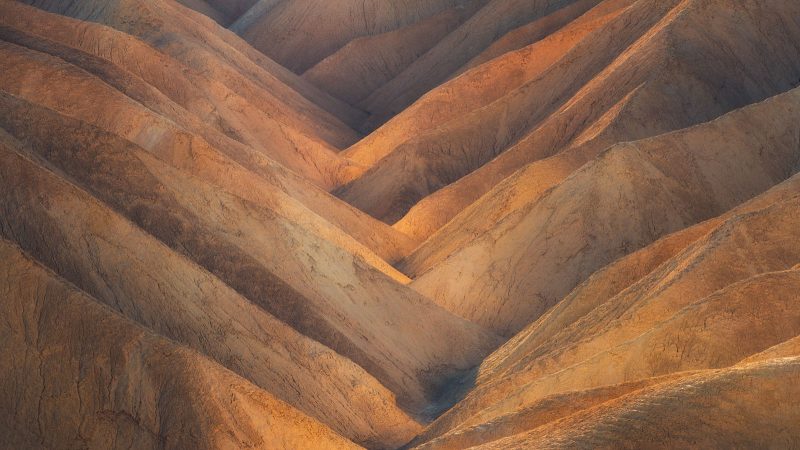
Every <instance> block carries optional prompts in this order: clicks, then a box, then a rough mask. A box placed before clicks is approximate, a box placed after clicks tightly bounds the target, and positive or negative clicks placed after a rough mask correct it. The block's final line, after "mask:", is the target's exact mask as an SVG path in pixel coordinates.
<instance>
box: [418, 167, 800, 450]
mask: <svg viewBox="0 0 800 450" xmlns="http://www.w3.org/2000/svg"><path fill="white" fill-rule="evenodd" d="M798 183H800V179H798V177H797V176H795V177H793V178H792V179H790V180H789V181H787V182H785V183H783V184H781V185H779V186H777V187H776V188H774V189H772V190H770V191H768V192H767V193H765V194H764V195H762V196H760V197H758V198H756V199H754V200H753V201H751V202H749V203H746V204H745V205H743V206H742V207H739V208H737V209H735V210H734V211H732V212H731V213H728V214H725V215H723V216H721V217H719V218H716V219H714V220H712V221H710V222H707V223H704V224H702V225H698V226H697V227H694V228H690V229H688V230H686V231H681V232H678V233H677V234H675V235H671V236H669V237H667V238H665V239H663V240H661V241H658V242H656V243H655V244H653V245H651V246H648V247H646V248H645V249H643V250H641V251H639V252H637V253H634V254H633V255H631V256H629V257H626V258H624V259H621V260H619V261H618V262H616V263H614V264H612V265H610V266H609V267H608V268H606V269H603V270H602V271H600V272H598V273H597V274H595V275H594V276H593V277H592V278H591V279H590V280H588V281H587V282H586V283H584V284H582V285H581V286H580V287H578V288H577V289H576V290H575V291H573V292H572V293H571V294H570V295H569V296H567V297H565V298H564V300H563V301H562V302H561V303H559V304H558V305H557V306H556V307H555V308H554V309H553V310H551V312H550V313H548V314H546V315H544V316H542V317H541V318H540V319H539V320H537V321H535V322H534V323H533V324H532V325H530V326H529V327H527V328H526V329H525V330H524V331H523V332H521V333H520V334H519V335H517V336H516V337H515V338H514V339H512V340H511V341H509V342H508V343H507V344H506V345H504V346H503V347H501V348H500V349H499V350H498V351H497V352H495V353H494V354H493V355H492V356H490V357H489V358H487V360H486V363H484V365H483V366H482V367H481V369H480V370H479V374H478V375H477V381H476V383H477V388H475V389H474V390H472V391H471V392H470V393H469V394H468V395H467V397H466V399H464V400H463V401H462V402H460V403H459V404H458V405H457V406H456V407H455V408H453V409H452V410H450V411H448V412H447V413H446V414H445V415H443V416H442V417H441V418H440V419H438V420H437V422H435V423H434V424H433V425H432V426H431V427H430V428H429V429H428V430H427V431H426V433H424V434H423V438H422V439H420V441H424V440H428V439H431V438H433V437H437V436H440V435H441V437H439V438H438V441H439V442H442V445H444V447H446V445H445V443H446V442H448V441H450V440H451V439H456V440H457V439H463V436H462V435H464V434H465V433H466V435H469V436H472V438H471V439H473V440H472V441H470V442H469V445H476V444H477V443H485V442H488V441H490V440H494V439H499V438H501V437H504V436H510V435H512V434H517V433H521V432H523V431H527V430H530V429H534V428H536V427H539V426H542V425H544V424H545V423H547V422H546V421H553V420H556V419H558V418H559V417H565V416H566V415H568V414H572V413H574V409H573V410H572V412H570V410H566V411H565V410H564V408H563V407H561V403H560V402H559V401H556V399H552V401H548V400H547V399H548V398H551V397H552V396H553V395H554V394H557V393H561V392H563V393H565V394H566V393H568V392H577V391H583V390H586V395H587V396H588V397H584V398H583V399H582V400H581V401H582V402H583V403H582V406H581V407H580V408H581V409H588V408H590V407H591V406H592V405H593V404H599V403H601V402H605V401H607V400H609V399H610V398H614V396H615V395H616V396H619V395H624V394H625V393H626V392H629V391H630V390H631V389H630V388H627V387H625V388H623V386H625V385H623V384H619V383H632V382H634V381H636V380H647V379H649V378H651V377H662V376H665V375H668V374H676V375H675V377H677V376H679V374H680V373H682V372H685V371H691V370H701V369H715V368H722V367H727V366H730V365H734V364H736V363H737V362H738V361H740V360H742V359H745V358H748V357H750V356H751V355H757V354H761V353H762V352H764V351H767V350H768V349H770V348H772V347H774V346H781V345H782V344H783V343H784V342H791V341H792V340H793V339H794V337H795V336H797V335H798V334H799V333H798V329H797V327H798V326H800V322H798V321H797V320H796V317H795V314H796V312H797V308H796V300H797V294H796V292H795V291H796V287H794V285H795V284H796V283H797V281H798V278H797V277H798V273H797V270H796V269H793V267H795V266H796V264H797V261H798V260H800V253H798V250H799V249H798V248H797V245H796V242H797V237H796V236H795V234H796V229H797V228H796V225H795V224H794V222H795V221H796V218H794V217H793V215H794V214H796V212H795V211H796V209H797V208H798V207H800V203H798V198H799V197H798V194H799V193H800V191H798V186H800V184H798ZM789 354H793V353H792V351H791V347H790V348H789V349H787V351H786V352H782V353H778V356H788V355H789ZM767 356H768V355H764V356H761V357H759V358H760V359H761V360H763V359H766V357H767ZM757 359H758V358H757ZM703 376H708V375H703ZM654 380H655V381H656V382H657V383H661V382H663V381H664V380H663V379H658V378H655V379H654ZM647 384H652V383H644V384H642V382H639V384H638V385H636V387H635V389H637V390H638V389H641V388H643V387H644V386H646V385H647ZM616 385H619V388H614V389H610V387H611V386H616ZM604 386H608V387H605V388H604ZM600 388H603V390H602V391H597V389H600ZM601 393H602V395H600V396H599V397H598V395H599V394H601ZM631 395H633V394H631ZM562 397H563V396H562ZM570 398H571V395H568V396H567V397H566V398H562V399H561V401H570V400H569V399H570ZM589 400H591V401H589ZM587 401H589V402H588V403H586V402H587ZM529 408H530V409H529ZM559 408H560V409H559ZM559 411H561V412H559ZM565 413H566V414H565ZM479 424H485V427H487V426H488V427H489V428H491V429H495V430H496V431H495V432H491V431H490V432H489V433H487V434H482V435H478V434H476V433H475V432H469V430H470V429H471V428H472V427H477V426H478V425H479ZM723 431H724V429H723ZM632 436H634V437H635V435H632ZM648 437H649V436H648V435H643V436H641V437H639V438H648ZM617 439H622V437H617ZM435 442H437V441H431V445H432V448H437V446H436V445H433V444H434V443H435ZM459 442H461V441H459ZM465 446H466V445H465Z"/></svg>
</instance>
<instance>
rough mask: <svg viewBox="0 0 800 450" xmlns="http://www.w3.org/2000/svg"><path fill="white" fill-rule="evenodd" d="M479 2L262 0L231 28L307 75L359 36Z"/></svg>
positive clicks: (389, 29) (393, 28)
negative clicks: (322, 61) (310, 70)
mask: <svg viewBox="0 0 800 450" xmlns="http://www.w3.org/2000/svg"><path fill="white" fill-rule="evenodd" d="M475 1H476V0H433V1H432V0H402V1H393V2H387V1H384V0H339V1H337V2H330V1H325V0H283V1H280V0H277V1H276V0H262V1H261V2H259V3H257V4H256V5H255V6H253V10H254V11H253V12H248V13H247V14H245V16H243V17H242V18H240V19H239V20H238V21H237V22H236V23H235V24H233V25H232V26H231V29H232V30H234V31H235V32H237V33H239V34H240V35H241V36H242V37H243V38H244V39H245V40H246V41H247V42H249V43H251V44H252V45H253V47H255V48H256V49H259V50H261V51H262V52H264V53H265V54H266V55H268V56H270V57H271V58H273V59H274V60H275V61H277V62H279V63H281V64H283V65H284V66H285V67H288V68H289V69H291V70H293V71H295V72H297V73H303V72H305V71H306V70H308V69H309V68H311V67H313V66H314V65H315V64H317V63H318V62H319V61H321V60H322V59H324V58H326V57H327V56H330V55H331V54H333V53H334V52H336V51H337V50H338V49H340V48H342V47H343V46H345V45H346V44H347V43H348V42H350V41H352V40H353V39H355V38H358V37H362V36H370V35H376V34H380V33H384V32H387V31H392V30H395V29H397V28H401V27H404V26H408V25H411V24H413V23H415V22H417V21H419V20H421V19H424V18H427V17H430V16H432V15H434V14H436V13H439V12H441V11H443V10H445V9H447V8H452V7H455V6H459V5H469V4H470V3H473V2H475ZM477 1H478V2H482V1H485V0H477Z"/></svg>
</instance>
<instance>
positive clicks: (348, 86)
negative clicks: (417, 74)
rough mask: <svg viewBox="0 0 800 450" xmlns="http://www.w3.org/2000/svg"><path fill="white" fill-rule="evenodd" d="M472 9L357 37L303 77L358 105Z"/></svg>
mask: <svg viewBox="0 0 800 450" xmlns="http://www.w3.org/2000/svg"><path fill="white" fill-rule="evenodd" d="M472 3H473V4H476V5H477V3H476V2H472ZM472 9H473V8H470V9H467V8H451V9H447V10H445V11H442V12H441V13H439V14H436V15H434V16H432V17H429V18H426V19H422V20H420V21H419V22H417V23H414V24H412V25H409V26H407V27H403V28H400V29H397V30H393V31H389V32H386V33H382V34H378V35H375V36H365V37H361V38H357V39H354V40H352V41H350V42H349V43H348V44H347V45H345V46H344V47H342V48H341V49H340V50H338V51H337V52H336V53H334V54H332V55H330V56H328V57H327V58H325V59H323V60H322V61H320V62H318V63H317V64H316V65H314V67H312V68H310V69H308V70H307V71H306V72H305V73H304V74H303V78H305V79H306V80H308V81H310V82H311V83H313V84H314V85H316V86H318V87H319V88H320V89H322V90H324V91H325V92H329V93H331V94H332V95H334V96H335V97H337V98H340V99H342V100H345V101H346V102H348V103H349V104H351V105H357V104H358V103H359V102H361V101H362V100H364V99H365V98H366V97H367V96H369V95H370V94H371V93H372V92H374V91H375V90H376V89H378V88H380V87H381V86H383V85H384V84H386V83H387V82H388V81H389V80H391V79H392V78H394V77H395V76H397V75H398V74H399V73H400V72H402V71H403V69H405V68H406V67H408V65H409V64H411V63H412V62H414V61H415V60H416V59H417V58H419V57H420V56H421V55H422V54H424V53H425V52H426V51H428V50H429V49H430V48H431V47H433V46H434V45H435V44H436V43H437V42H439V40H441V39H442V38H443V37H444V36H445V35H447V33H449V32H450V31H452V30H453V29H454V28H455V27H456V26H458V24H459V23H461V22H462V21H463V20H464V19H465V18H466V17H468V15H469V14H471V13H472V12H473V11H472Z"/></svg>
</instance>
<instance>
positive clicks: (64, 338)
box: [0, 240, 355, 449]
mask: <svg viewBox="0 0 800 450" xmlns="http://www.w3.org/2000/svg"><path fill="white" fill-rule="evenodd" d="M0 273H2V277H0V280H2V281H0V283H2V289H3V292H4V297H3V306H4V311H5V320H4V321H3V326H2V331H0V335H2V337H3V339H2V344H0V347H2V349H3V364H2V369H0V380H3V384H2V386H3V388H2V389H0V398H2V400H0V401H2V403H3V404H4V405H12V404H13V405H16V406H17V407H16V408H14V410H11V409H8V408H3V410H2V413H0V414H3V416H4V417H3V425H2V427H3V432H2V433H0V445H2V446H3V447H4V448H12V447H13V448H34V447H38V446H42V445H43V446H49V447H61V446H63V444H64V442H74V443H75V444H77V445H83V446H88V447H91V448H123V447H133V446H139V447H156V446H160V447H162V448H186V447H189V446H191V447H194V448H219V447H225V446H237V447H247V446H253V445H267V446H271V447H284V448H288V447H301V446H305V445H312V446H313V447H315V448H330V449H339V448H355V446H354V445H352V444H351V443H349V441H347V440H346V439H344V438H342V437H340V436H338V435H336V434H335V433H333V432H332V431H331V430H330V429H329V428H327V427H325V426H323V425H321V424H320V423H319V422H317V421H315V420H313V419H310V418H309V417H308V416H306V415H304V414H302V413H300V412H298V411H297V410H295V409H294V408H292V407H291V406H289V405H287V404H286V403H284V402H281V401H280V400H277V399H275V398H274V397H273V396H272V395H270V394H269V393H268V392H266V391H264V390H262V389H259V388H258V387H256V386H254V385H253V384H251V383H249V382H248V381H247V380H245V379H243V378H241V377H239V376H237V375H235V374H233V373H232V372H229V371H227V370H225V369H224V368H222V367H221V366H219V365H218V364H215V363H213V362H212V361H210V360H208V359H207V358H205V357H203V356H202V355H200V354H198V353H196V352H194V351H191V350H189V349H188V348H186V347H183V346H179V345H176V344H175V343H174V342H172V341H170V340H168V339H165V338H163V337H160V336H158V335H156V334H153V333H152V332H150V331H148V330H147V329H146V328H143V327H141V326H139V325H137V324H136V323H134V322H132V321H130V320H127V319H125V318H124V317H123V316H120V315H119V314H117V313H115V312H113V311H112V309H110V308H108V307H105V306H103V305H102V303H100V302H98V301H97V300H95V299H93V298H91V297H89V296H87V295H86V294H85V293H83V292H81V291H79V290H77V289H76V288H75V287H74V286H73V285H71V284H69V283H67V282H66V281H64V280H63V279H61V278H59V277H58V276H57V275H55V274H54V273H53V272H51V271H48V270H47V269H45V268H44V267H42V266H41V265H39V264H37V263H36V262H35V261H33V260H31V259H30V257H29V256H27V255H24V254H23V253H22V252H21V251H20V249H19V248H18V247H15V246H13V245H12V244H10V243H9V242H7V241H4V240H0ZM33 374H35V375H34V376H33V377H32V375H33ZM24 379H28V380H30V382H29V383H25V384H21V385H16V386H15V385H12V384H8V381H10V380H24ZM95 386H106V387H107V389H95ZM198 397H202V398H204V401H203V402H198V401H196V399H197V398H198ZM37 402H38V404H37ZM34 406H36V407H34ZM19 430H31V432H30V433H29V434H28V433H18V431H19Z"/></svg>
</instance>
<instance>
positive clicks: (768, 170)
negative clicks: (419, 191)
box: [413, 90, 800, 334]
mask: <svg viewBox="0 0 800 450" xmlns="http://www.w3.org/2000/svg"><path fill="white" fill-rule="evenodd" d="M799 94H800V91H798V90H794V91H791V92H789V93H787V94H784V95H782V96H779V97H776V98H774V99H770V100H768V101H766V102H765V103H763V104H760V105H755V106H752V107H749V108H745V109H744V110H742V111H736V112H733V113H731V114H729V115H727V116H725V117H723V118H721V119H719V120H717V121H714V122H711V123H709V124H704V125H701V126H698V127H695V128H690V129H687V130H684V131H679V132H675V133H673V134H667V135H663V136H659V137H656V138H652V139H649V140H644V141H638V142H634V143H624V144H619V145H616V146H614V147H612V148H611V149H609V150H608V151H606V152H605V153H604V154H603V155H601V156H600V157H598V158H597V159H596V160H595V161H593V162H592V163H589V164H587V165H585V166H584V167H583V168H581V169H580V170H578V171H577V172H576V173H574V174H573V175H572V176H569V177H567V178H566V179H564V181H563V182H561V183H557V184H555V186H554V187H553V188H550V189H547V190H541V191H539V192H537V189H536V187H534V188H533V189H525V187H527V184H526V182H525V179H524V178H516V179H513V181H510V183H509V185H507V186H501V187H500V188H499V191H500V192H498V194H497V196H493V194H490V195H492V196H493V197H492V200H493V202H492V205H493V206H494V207H504V206H505V205H506V203H507V202H509V201H513V199H511V195H509V194H511V192H513V186H514V185H516V184H518V186H519V190H520V191H524V192H522V193H521V195H520V196H521V197H523V198H527V199H528V201H523V202H521V204H517V205H514V206H516V207H515V208H514V209H510V210H509V211H513V212H511V213H509V214H508V215H506V216H505V217H498V218H497V219H498V220H499V222H497V223H496V225H493V226H492V227H491V228H490V229H488V230H486V231H481V230H480V228H479V229H478V230H477V232H478V233H479V235H478V237H476V238H475V239H473V240H471V241H469V242H468V243H466V244H465V245H463V246H460V247H458V249H457V250H456V251H455V252H453V253H452V254H450V256H449V257H446V259H443V260H442V261H441V262H440V263H438V264H434V265H432V267H431V268H430V269H429V270H427V271H426V272H424V273H423V274H421V275H420V276H419V277H418V278H417V279H416V280H415V281H414V284H413V285H414V287H415V288H416V289H417V290H419V291H420V292H422V293H423V294H425V295H428V296H430V297H431V298H434V299H435V300H436V301H437V302H439V303H440V304H441V305H443V306H445V307H446V308H448V309H450V310H451V311H454V312H456V313H457V314H459V315H461V316H462V317H465V318H468V319H470V320H473V321H476V322H478V323H481V324H483V325H485V326H489V327H491V328H493V329H495V330H496V331H498V332H501V333H504V334H509V333H515V332H517V331H519V330H520V329H521V328H523V327H524V326H525V325H526V324H527V323H529V322H531V321H532V320H535V319H536V318H538V317H539V316H540V315H541V314H543V313H544V312H545V311H546V310H548V309H549V308H550V307H551V306H553V304H554V303H555V302H556V301H557V300H560V299H561V298H562V297H563V296H564V295H566V294H567V293H568V292H569V291H570V290H572V288H574V287H575V286H576V285H577V284H579V283H580V282H581V281H583V280H584V279H586V277H588V276H589V275H591V273H592V272H594V271H596V270H597V269H600V268H601V267H603V266H604V265H606V264H608V263H610V262H613V261H614V260H615V259H617V258H619V257H620V256H623V255H625V254H627V253H630V252H632V251H634V250H637V249H639V248H642V247H644V246H646V245H648V244H649V243H651V242H653V241H654V240H656V239H657V238H659V237H661V236H663V235H665V234H667V233H670V232H673V231H677V230H680V229H682V228H685V227H687V226H690V225H693V224H695V223H698V222H700V221H702V220H705V219H708V218H711V217H714V216H716V215H719V214H721V213H723V212H725V211H726V210H728V209H730V208H732V207H734V206H736V205H738V204H739V203H741V202H742V201H744V200H747V199H748V198H751V197H753V196H755V195H757V194H759V193H760V192H763V191H764V190H766V189H768V188H769V187H771V186H772V185H773V184H777V183H779V182H780V181H782V180H784V179H786V178H788V177H789V176H790V175H792V174H793V173H794V172H796V171H797V170H798V169H800V142H799V141H798V136H800V130H799V129H798V128H797V123H798V122H797V114H798V105H800V103H798V102H800V96H798V95H799ZM523 173H524V172H523ZM733 174H735V175H733ZM510 199H511V200H510ZM492 209H493V208H492V207H487V208H484V209H483V210H482V211H484V214H485V212H486V211H491V210H492ZM481 219H482V218H481ZM492 223H493V222H492ZM466 234H469V230H468V229H467V230H466ZM443 236H447V235H443ZM462 236H465V235H462ZM467 238H468V236H465V238H464V241H466V240H467ZM464 241H462V242H464ZM519 242H525V245H524V246H520V245H519ZM446 253H447V249H446V248H444V249H443V250H442V251H441V253H439V254H438V256H441V257H442V258H444V257H445V256H444V255H445V254H446ZM436 257H437V256H434V258H436ZM422 264H425V263H424V262H422ZM486 267H489V268H492V267H496V268H498V270H491V269H490V270H489V271H486V270H485V269H484V268H486ZM501 267H502V270H501V269H500V268H501ZM523 274H524V275H523Z"/></svg>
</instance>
